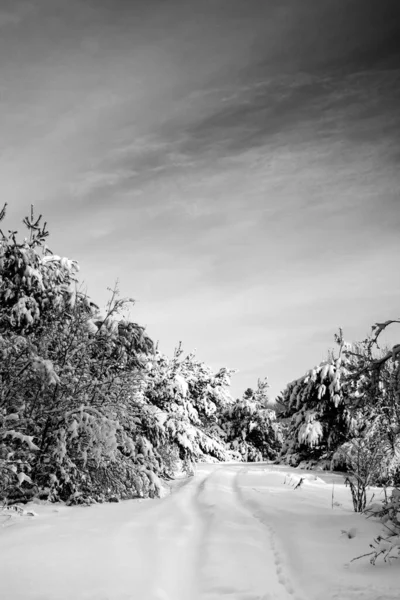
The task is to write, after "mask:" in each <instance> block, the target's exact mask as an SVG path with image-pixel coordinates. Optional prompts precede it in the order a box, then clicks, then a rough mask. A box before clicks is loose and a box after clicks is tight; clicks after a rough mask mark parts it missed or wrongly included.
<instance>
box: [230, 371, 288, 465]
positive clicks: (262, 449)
mask: <svg viewBox="0 0 400 600" xmlns="http://www.w3.org/2000/svg"><path fill="white" fill-rule="evenodd" d="M267 389H268V382H267V380H266V379H264V380H259V381H258V385H257V388H256V390H255V391H253V390H252V389H251V388H248V389H247V390H246V391H245V392H244V394H243V398H242V399H241V400H237V401H236V402H235V403H234V404H231V405H229V406H228V407H227V408H226V409H225V411H224V413H223V418H222V428H223V429H224V431H225V432H226V440H227V442H228V443H229V445H230V447H231V448H232V450H234V451H235V452H236V453H237V454H238V456H239V457H240V458H241V460H244V461H248V462H257V461H262V460H268V459H274V458H276V457H277V455H278V452H279V450H280V448H281V444H282V428H281V426H280V424H279V423H278V422H277V420H276V414H275V411H274V410H271V409H268V408H265V403H266V401H267Z"/></svg>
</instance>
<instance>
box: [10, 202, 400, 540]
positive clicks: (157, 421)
mask: <svg viewBox="0 0 400 600" xmlns="http://www.w3.org/2000/svg"><path fill="white" fill-rule="evenodd" d="M6 210H7V206H6V205H5V206H4V207H3V209H2V211H1V213H0V219H1V221H5V219H6ZM24 226H25V232H24V235H25V237H23V236H21V235H19V234H18V232H16V231H8V230H7V231H6V230H5V229H4V227H3V223H2V227H3V229H2V230H0V236H1V237H0V356H1V362H0V382H1V389H0V500H1V501H2V502H3V503H5V504H7V505H10V504H13V503H24V502H28V501H29V500H31V499H32V498H34V497H36V498H41V499H45V500H49V501H54V502H56V501H60V500H61V501H64V502H66V503H67V504H68V505H71V504H85V505H89V504H93V503H98V502H104V501H114V502H116V501H119V500H120V499H128V498H138V497H139V498H145V497H154V496H159V495H160V494H161V493H162V489H163V482H165V481H168V480H171V479H173V478H174V476H175V474H176V473H177V472H181V473H182V472H184V473H186V474H187V475H190V474H192V473H193V470H194V469H195V465H196V464H198V463H201V462H219V461H237V462H259V461H274V462H275V463H284V464H288V465H291V466H294V467H297V466H299V467H301V468H314V469H326V470H334V471H342V472H343V473H344V474H345V477H346V484H347V485H348V486H349V487H350V490H351V494H352V499H353V505H354V510H355V511H356V512H362V511H364V510H365V508H366V490H367V488H368V486H372V485H374V486H398V485H399V484H400V452H399V451H400V344H398V345H395V346H394V347H392V348H387V347H381V345H380V336H381V334H382V333H383V332H384V331H385V330H386V329H387V328H392V327H394V326H396V325H397V324H399V323H400V319H395V318H392V319H389V320H386V321H383V322H381V323H376V324H375V325H373V327H372V331H371V333H370V335H368V336H367V337H366V338H365V339H364V340H361V341H358V342H349V341H346V340H345V338H344V333H343V331H342V330H341V329H339V330H338V333H337V334H336V336H335V350H333V351H332V350H330V351H329V352H327V359H326V360H325V361H323V362H321V363H320V364H317V365H316V366H314V367H312V368H310V369H309V370H308V371H307V372H306V373H305V374H304V375H303V376H301V377H299V378H298V379H296V380H295V381H292V382H290V383H288V384H287V386H286V387H285V389H284V390H282V392H281V393H280V394H279V396H278V397H277V399H276V402H271V401H270V399H269V397H268V381H267V379H259V380H258V382H257V383H256V384H255V386H254V389H250V388H249V389H247V390H246V391H245V392H244V393H243V396H242V397H241V398H239V399H234V398H232V396H231V394H230V382H231V376H232V375H233V374H234V371H233V370H231V369H228V368H221V369H220V370H219V371H218V372H217V373H215V372H213V371H212V369H211V368H210V367H208V366H207V365H206V364H204V363H203V362H201V361H199V360H198V358H197V357H196V356H195V354H193V353H189V354H186V353H185V352H184V349H183V347H182V344H181V343H179V344H177V348H176V350H175V353H174V355H173V356H172V357H168V356H165V355H163V354H161V353H160V352H159V350H158V348H157V347H156V346H155V344H154V343H153V341H152V340H151V339H150V338H149V337H148V335H147V333H146V331H145V329H144V328H143V327H142V326H140V325H139V324H137V323H135V322H132V321H131V320H130V317H129V315H130V308H131V306H132V304H133V303H134V300H132V299H131V298H120V297H119V292H118V288H117V286H115V287H114V289H112V290H110V299H109V302H108V305H107V307H106V309H105V310H101V309H100V308H99V307H98V306H97V304H96V303H95V301H94V300H92V299H91V298H90V297H89V296H88V295H87V293H86V292H83V291H82V286H81V284H80V282H79V279H78V271H79V265H78V263H77V262H75V261H74V260H70V259H68V258H64V257H61V256H58V255H57V254H54V253H53V252H52V251H51V250H50V249H49V247H48V246H47V241H48V236H49V232H48V230H47V225H46V223H45V222H43V218H42V217H41V216H38V217H36V216H35V215H34V212H33V209H32V210H31V214H30V215H29V216H27V217H26V218H25V219H24ZM398 500H399V497H398V496H396V495H392V497H391V499H388V500H387V503H386V504H385V506H384V507H383V508H382V515H381V516H382V517H384V518H386V519H388V518H389V516H390V519H391V522H392V525H393V527H395V528H396V531H397V529H398V531H399V532H400V522H399V521H398V519H397V515H398V514H399V513H398V512H397V508H398V506H397V503H398Z"/></svg>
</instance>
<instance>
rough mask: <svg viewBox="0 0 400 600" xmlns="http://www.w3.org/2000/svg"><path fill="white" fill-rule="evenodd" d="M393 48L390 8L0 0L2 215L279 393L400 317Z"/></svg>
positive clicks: (146, 317) (399, 123)
mask: <svg viewBox="0 0 400 600" xmlns="http://www.w3.org/2000/svg"><path fill="white" fill-rule="evenodd" d="M399 40H400V3H399V2H398V0H302V1H301V2H300V1H299V0H201V2H199V1H196V2H195V1H194V0H168V1H167V0H129V1H128V0H68V2H66V1H65V0H62V1H61V0H31V1H29V0H0V57H1V60H0V132H1V135H0V197H1V198H2V200H3V201H6V202H8V204H9V207H8V217H7V223H8V226H9V228H10V229H11V228H12V229H15V228H20V223H21V220H22V217H23V216H24V215H25V214H28V212H29V210H30V205H31V204H34V206H35V210H36V212H37V213H42V214H43V215H44V217H45V219H46V221H47V222H48V225H49V230H50V232H51V238H50V241H49V246H50V247H51V249H52V250H53V252H55V253H56V254H61V255H63V256H67V257H68V258H72V259H75V260H77V261H78V262H79V264H80V266H81V278H82V280H83V281H84V285H85V286H87V290H88V293H89V295H90V296H91V297H92V298H93V300H95V301H97V303H99V304H100V305H104V303H105V302H106V300H107V298H108V297H109V291H108V288H112V287H113V286H114V283H115V281H116V280H118V282H119V283H118V287H119V289H120V292H121V295H122V296H129V297H133V298H135V300H136V304H135V306H134V308H133V310H132V313H131V314H132V318H133V320H135V321H137V322H138V323H140V324H141V325H145V326H146V328H147V332H148V334H149V335H150V337H152V338H153V339H154V340H155V341H157V340H158V341H159V348H160V350H161V351H162V352H165V353H167V354H171V353H172V352H173V349H174V347H175V346H176V345H177V344H178V342H179V341H182V343H183V347H184V349H185V350H187V352H190V351H192V350H193V349H196V352H197V356H198V358H199V359H200V360H202V361H204V362H206V363H207V364H209V365H210V366H212V367H213V368H215V369H219V368H220V367H222V366H226V367H230V368H233V369H237V370H238V373H236V374H235V376H234V378H233V384H232V392H233V395H234V396H240V395H241V394H242V392H243V391H244V389H246V388H247V387H254V386H255V385H256V383H257V379H258V378H259V377H260V378H263V377H265V376H267V377H268V379H269V382H270V395H271V398H273V397H274V396H276V395H277V394H278V393H279V391H280V390H282V389H283V388H284V387H285V385H286V383H288V382H290V381H292V380H293V379H295V378H297V377H299V376H301V375H302V374H303V373H304V372H305V371H306V370H307V369H309V368H311V367H313V366H314V365H315V364H317V363H318V362H320V361H321V360H323V359H325V358H326V356H327V351H328V349H329V348H331V347H333V345H334V344H333V336H334V333H335V332H336V331H337V329H338V327H339V326H341V327H342V328H343V330H344V335H345V338H346V339H349V340H355V339H361V338H364V337H365V336H366V334H367V333H368V332H369V329H370V326H371V325H372V324H373V323H375V322H376V321H382V320H386V319H389V318H396V317H399V316H400V302H399V300H400V277H399V256H400V194H399V190H400V186H399V184H400V170H399V159H400V42H399ZM21 229H22V227H21Z"/></svg>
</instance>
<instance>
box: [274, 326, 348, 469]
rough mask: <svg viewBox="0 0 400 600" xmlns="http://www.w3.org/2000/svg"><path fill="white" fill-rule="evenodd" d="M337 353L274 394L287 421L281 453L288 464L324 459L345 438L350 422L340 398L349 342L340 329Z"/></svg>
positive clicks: (328, 460) (282, 416)
mask: <svg viewBox="0 0 400 600" xmlns="http://www.w3.org/2000/svg"><path fill="white" fill-rule="evenodd" d="M336 342H337V343H338V346H339V353H338V356H337V357H336V358H335V357H334V356H333V355H332V356H331V357H330V358H329V359H328V360H327V361H323V362H322V363H320V364H319V365H317V366H316V367H314V368H313V369H310V370H309V371H307V373H306V374H305V375H303V376H302V377H300V378H299V379H296V380H295V381H293V382H291V383H290V384H288V386H287V387H286V388H285V389H284V390H283V392H282V393H281V394H280V396H279V397H278V402H279V405H280V406H281V413H280V417H281V418H282V419H284V420H285V421H286V423H287V431H286V435H285V442H284V444H283V448H282V457H283V458H284V460H285V461H287V462H289V463H290V464H293V465H297V464H299V463H300V462H301V461H310V460H311V461H319V460H326V461H327V464H329V463H330V460H331V457H332V454H333V452H334V451H335V450H336V449H337V447H338V446H339V445H340V444H342V443H344V442H345V441H346V440H347V439H348V435H349V430H350V429H351V428H352V427H353V426H354V422H353V420H352V414H351V412H350V410H349V408H348V406H347V405H346V403H345V401H344V396H343V376H344V373H345V372H346V370H345V369H346V368H345V365H346V364H347V351H348V349H349V347H350V345H349V344H347V343H346V342H344V341H343V336H342V333H341V331H340V333H339V335H338V336H336Z"/></svg>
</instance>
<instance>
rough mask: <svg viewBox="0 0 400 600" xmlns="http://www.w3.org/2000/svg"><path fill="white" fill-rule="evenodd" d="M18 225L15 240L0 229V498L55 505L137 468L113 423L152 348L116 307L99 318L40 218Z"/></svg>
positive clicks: (131, 396) (133, 405)
mask: <svg viewBox="0 0 400 600" xmlns="http://www.w3.org/2000/svg"><path fill="white" fill-rule="evenodd" d="M0 216H1V218H4V216H5V209H3V211H2V212H1V215H0ZM24 223H25V225H26V227H27V228H28V237H27V238H25V239H23V240H21V241H19V240H18V239H17V233H16V232H14V231H12V232H9V234H8V235H5V234H4V233H3V232H0V233H1V239H0V355H1V359H2V360H1V363H0V382H1V389H0V495H2V496H3V497H5V496H7V497H10V493H11V492H12V493H13V494H14V495H17V496H18V495H19V496H21V497H23V496H26V495H27V494H28V492H29V491H32V493H36V491H37V489H38V488H41V489H43V488H44V489H46V490H47V492H48V494H50V496H52V497H63V498H64V499H65V498H66V497H68V496H69V495H71V493H80V490H83V489H85V488H86V489H87V490H90V489H94V488H96V487H97V489H98V490H99V489H101V488H102V487H104V485H103V483H104V482H102V481H101V478H102V477H103V476H104V480H105V481H108V488H109V489H112V488H113V487H114V488H115V487H116V486H117V487H118V485H119V484H120V482H121V480H122V479H123V478H125V477H126V468H128V470H129V469H130V470H131V471H132V473H133V472H134V471H135V469H136V471H137V469H138V468H139V467H138V465H136V464H135V461H134V460H129V461H125V454H122V453H121V451H120V449H121V448H122V449H123V448H124V446H127V445H128V446H129V445H132V443H133V442H132V439H130V438H129V437H128V436H127V434H126V432H125V430H124V427H123V425H122V424H121V423H122V421H123V418H124V416H125V410H126V411H128V412H130V411H133V412H134V411H136V412H137V410H138V406H137V405H138V402H137V394H138V391H137V390H138V389H139V387H140V385H141V381H142V380H143V378H144V377H145V370H144V364H145V360H144V358H145V356H146V355H147V354H149V353H151V352H152V343H151V341H150V340H149V338H147V336H146V335H145V334H144V330H143V328H140V327H139V326H138V325H136V324H134V323H128V322H127V321H126V320H122V319H121V311H122V312H123V308H124V306H125V302H124V301H121V300H118V299H117V298H115V297H114V298H113V299H112V301H111V303H110V305H109V307H108V311H107V314H106V315H105V317H104V318H100V316H99V314H98V309H97V307H96V306H95V305H94V304H93V303H91V302H90V300H89V299H88V297H87V296H86V295H85V294H83V293H81V292H80V291H79V290H78V286H77V279H76V273H77V270H78V265H77V263H76V262H75V261H71V260H69V259H66V258H61V257H59V256H56V255H54V254H52V253H51V251H50V250H49V249H48V248H47V246H46V245H45V240H46V238H47V236H48V233H47V230H46V226H45V225H43V226H42V225H41V218H40V217H39V218H38V219H34V217H33V212H32V214H31V217H30V218H26V219H25V220H24ZM124 461H125V463H126V464H125V465H124V468H122V463H123V462H124ZM125 467H126V468H125ZM113 473H114V477H113V478H114V484H115V485H114V484H111V483H110V481H109V480H110V478H112V474H113ZM132 476H133V475H132ZM150 479H151V478H150ZM108 488H107V489H108Z"/></svg>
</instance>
